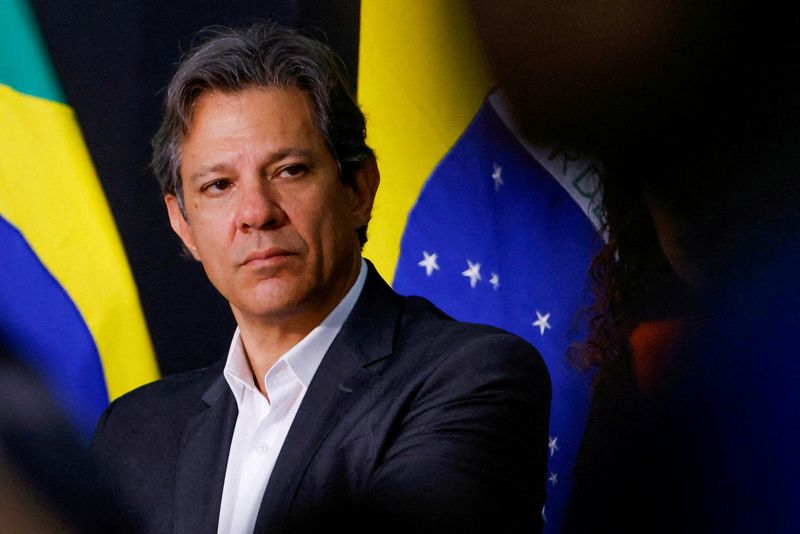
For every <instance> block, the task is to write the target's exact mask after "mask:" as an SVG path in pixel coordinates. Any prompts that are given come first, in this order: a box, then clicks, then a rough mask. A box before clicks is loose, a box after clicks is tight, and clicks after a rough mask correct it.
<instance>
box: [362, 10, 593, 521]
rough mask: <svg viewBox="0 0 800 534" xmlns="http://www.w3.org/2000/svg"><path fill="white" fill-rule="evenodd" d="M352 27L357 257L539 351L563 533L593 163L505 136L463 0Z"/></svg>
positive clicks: (584, 407)
mask: <svg viewBox="0 0 800 534" xmlns="http://www.w3.org/2000/svg"><path fill="white" fill-rule="evenodd" d="M360 23H361V24H360V30H361V31H360V46H359V69H358V98H359V101H360V103H361V105H362V107H363V109H364V112H365V114H366V116H367V132H368V141H369V142H370V144H371V145H372V146H373V147H374V148H375V150H376V153H377V155H378V161H379V167H380V169H381V185H380V187H379V189H378V195H377V198H376V200H375V206H374V209H373V214H372V215H373V217H372V220H371V221H370V236H369V242H368V243H367V245H366V247H365V251H364V252H365V254H366V255H367V256H369V257H370V259H372V260H373V262H374V263H375V265H376V266H377V267H378V270H379V271H380V272H381V273H382V274H383V275H384V277H386V278H389V279H391V280H392V285H393V287H394V288H395V290H397V291H398V292H399V293H402V294H416V295H422V296H424V297H427V298H428V299H430V300H431V301H432V302H433V303H434V304H436V305H437V306H439V307H440V308H442V309H443V310H444V311H445V312H447V313H448V314H450V315H452V316H453V317H455V318H457V319H460V320H464V321H470V322H476V323H487V324H492V325H496V326H499V327H501V328H504V329H506V330H508V331H510V332H513V333H515V334H517V335H519V336H521V337H523V338H525V339H527V340H528V341H530V342H531V344H533V345H534V346H535V347H536V348H537V349H538V350H539V352H540V353H541V355H542V357H543V359H544V361H545V363H546V364H547V367H548V370H549V372H550V377H551V380H552V384H553V399H552V406H551V417H550V435H549V439H548V443H547V445H548V450H547V454H548V471H547V478H546V481H542V483H545V484H546V486H547V500H546V504H545V506H544V508H543V509H542V511H541V515H542V520H543V522H544V529H543V531H544V532H545V533H546V534H550V533H553V534H555V533H557V532H561V525H562V518H563V516H564V513H565V510H566V506H567V503H568V500H569V495H570V487H571V484H572V471H573V466H574V464H575V459H576V457H577V453H578V448H579V446H580V442H581V438H582V434H583V429H584V424H585V420H586V416H587V412H588V406H589V387H588V383H587V377H586V376H584V375H582V374H581V373H579V372H578V371H577V370H576V369H575V368H573V367H572V366H571V365H570V364H569V362H568V360H567V357H566V354H567V350H568V348H569V347H570V345H571V344H572V343H574V342H575V341H579V340H581V339H583V336H584V334H583V332H582V331H581V328H580V322H579V321H577V320H576V318H577V317H578V316H579V312H580V310H581V309H582V306H583V305H585V304H586V301H585V298H584V297H585V296H586V294H587V287H586V282H587V271H588V267H589V263H590V261H591V258H592V256H593V255H594V253H595V251H596V250H597V247H598V246H599V245H600V243H601V238H600V236H599V234H598V231H597V227H598V217H597V212H596V208H597V205H598V200H599V195H600V192H599V190H598V180H597V169H596V167H595V165H594V164H593V163H592V162H591V161H587V160H585V159H584V158H582V157H581V156H580V154H576V153H575V152H574V151H571V150H568V149H565V148H563V147H557V146H534V145H532V144H530V143H529V142H528V141H526V140H525V139H524V138H523V137H522V136H520V135H519V134H518V132H516V131H515V127H514V124H513V121H512V120H511V119H510V117H509V113H508V110H507V107H506V106H505V105H504V103H503V100H502V97H501V95H500V94H498V93H497V92H493V91H492V88H493V84H494V82H493V80H492V76H491V74H490V72H489V69H488V68H487V65H486V62H485V60H484V59H483V58H482V53H481V47H480V45H479V43H478V41H477V39H476V37H475V35H474V32H473V31H472V20H471V17H470V14H469V12H468V10H467V6H466V3H465V2H461V1H459V0H432V1H428V2H412V3H405V4H403V5H402V7H399V5H398V4H397V3H396V2H395V3H393V2H388V1H386V0H372V1H369V2H362V3H361V17H360ZM486 357H487V358H491V357H492V355H491V354H487V355H486ZM542 445H543V444H531V450H533V448H534V447H539V446H542ZM531 528H533V525H532V526H531Z"/></svg>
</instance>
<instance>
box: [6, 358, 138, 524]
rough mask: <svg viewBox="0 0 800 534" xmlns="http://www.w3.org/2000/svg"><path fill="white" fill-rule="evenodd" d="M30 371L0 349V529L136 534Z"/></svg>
mask: <svg viewBox="0 0 800 534" xmlns="http://www.w3.org/2000/svg"><path fill="white" fill-rule="evenodd" d="M115 499H116V493H115V492H114V491H113V486H110V485H107V484H105V483H104V482H101V480H100V478H99V477H98V476H97V473H96V470H95V468H94V464H93V463H92V462H91V461H90V459H89V456H88V454H87V453H86V450H85V448H84V447H83V445H82V444H81V442H80V439H79V437H78V433H77V431H76V430H75V429H74V428H73V426H72V425H71V424H70V423H69V421H68V420H67V418H66V417H65V415H64V414H63V413H62V412H61V411H60V409H59V407H58V405H57V403H56V402H54V400H53V399H52V398H51V397H50V392H49V391H47V389H46V388H45V387H44V386H43V385H42V383H41V381H40V380H39V379H38V378H37V376H36V375H35V373H33V372H32V371H31V370H30V369H28V368H27V367H26V366H25V365H23V364H22V363H20V362H19V361H17V360H16V359H15V358H13V357H12V356H11V355H10V354H9V353H8V352H6V351H4V350H3V349H2V347H1V346H0V532H3V534H12V533H20V534H22V533H24V534H28V533H31V532H35V533H41V534H46V533H59V534H67V533H75V534H79V533H98V534H99V533H106V532H120V533H126V532H135V531H136V529H135V526H134V525H133V524H131V523H130V522H129V521H127V520H126V519H125V518H124V517H123V516H122V515H121V513H120V507H119V506H118V503H117V502H116V500H115Z"/></svg>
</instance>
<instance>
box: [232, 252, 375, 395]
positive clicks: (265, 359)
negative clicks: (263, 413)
mask: <svg viewBox="0 0 800 534" xmlns="http://www.w3.org/2000/svg"><path fill="white" fill-rule="evenodd" d="M360 270H361V258H360V257H359V259H358V263H357V264H356V266H355V269H353V270H352V271H351V273H349V274H348V282H347V284H345V285H343V286H342V289H340V291H338V292H337V294H336V295H333V296H331V298H329V299H326V300H325V301H324V302H323V303H321V304H317V305H309V306H306V307H304V308H301V309H298V310H296V311H295V312H294V313H287V314H284V315H282V316H280V317H275V316H270V317H260V316H258V317H254V316H250V315H247V314H244V313H241V312H239V311H238V310H236V309H234V310H233V313H234V316H235V317H236V322H237V324H238V325H239V332H240V336H241V340H242V345H243V346H244V350H245V354H246V355H247V361H248V363H249V365H250V370H251V371H252V373H253V378H254V380H255V383H256V385H257V386H258V389H259V390H260V391H261V393H263V394H264V395H265V396H266V394H267V392H266V387H265V385H264V377H265V376H266V374H267V371H269V370H270V368H272V366H273V365H275V362H277V361H278V360H279V359H280V357H281V356H283V355H284V354H286V352H288V351H289V350H290V349H291V348H292V347H294V346H295V345H297V344H298V343H299V342H300V341H302V340H303V338H305V337H306V336H307V335H308V334H309V333H310V332H311V331H312V330H314V328H316V327H317V326H319V325H320V323H322V321H324V320H325V318H326V317H327V316H328V315H329V314H330V313H331V312H332V311H333V310H334V308H336V306H337V305H338V304H339V303H340V302H341V301H342V299H344V297H345V296H346V295H347V293H348V292H349V291H350V289H351V288H352V287H353V284H354V283H355V281H356V280H357V278H358V274H359V272H360Z"/></svg>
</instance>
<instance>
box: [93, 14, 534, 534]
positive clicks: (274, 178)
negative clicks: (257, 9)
mask: <svg viewBox="0 0 800 534" xmlns="http://www.w3.org/2000/svg"><path fill="white" fill-rule="evenodd" d="M339 65H340V61H339V59H338V58H336V57H335V56H334V55H333V53H332V52H331V51H330V50H329V49H328V48H327V47H326V46H324V45H323V44H321V43H318V42H316V41H313V40H311V39H308V38H305V37H302V36H300V35H299V34H297V33H296V32H294V31H291V30H288V29H284V28H281V27H279V26H276V25H270V24H256V25H254V26H252V27H250V28H245V29H242V30H219V31H217V32H214V33H212V34H211V36H210V38H208V39H207V40H206V41H205V42H203V43H201V44H199V45H198V46H197V47H196V48H194V49H193V50H192V51H190V52H189V53H188V54H187V55H186V56H185V57H184V58H183V60H182V61H181V62H180V65H179V66H178V69H177V72H176V73H175V75H174V77H173V78H172V81H171V82H170V84H169V87H168V89H167V96H166V113H165V119H164V122H163V124H162V127H161V130H160V131H159V133H158V134H157V136H156V137H155V140H154V158H153V162H154V169H155V171H156V174H157V176H158V178H159V180H160V184H161V187H162V191H163V193H164V198H165V201H166V206H167V211H168V214H169V219H170V223H171V225H172V228H173V229H174V230H175V232H176V233H177V234H178V236H179V237H180V239H181V240H182V242H183V244H184V245H185V247H186V249H187V250H188V251H189V253H191V255H192V256H193V257H194V258H195V259H197V260H198V261H200V262H201V263H202V265H203V268H204V269H205V271H206V274H207V275H208V277H209V279H210V280H211V282H212V283H213V284H214V286H215V287H216V288H217V289H218V290H219V291H220V293H222V295H223V296H224V297H225V298H226V299H227V300H228V302H229V303H230V306H231V310H232V312H233V314H234V316H235V318H236V322H237V324H238V329H237V330H236V332H235V333H234V334H233V339H232V342H231V348H230V351H229V353H228V355H227V357H222V358H221V359H220V361H219V363H218V364H217V365H214V366H212V367H210V368H207V369H201V370H198V371H194V372H190V373H186V374H181V375H177V376H172V377H167V378H164V379H162V380H159V381H158V382H155V383H153V384H150V385H147V386H144V387H143V388H140V389H138V390H136V391H134V392H132V393H130V394H128V395H126V396H124V397H122V398H120V399H118V400H116V401H115V402H114V403H112V404H111V406H110V407H109V408H108V410H107V411H106V412H105V414H104V416H103V417H102V419H101V421H100V423H99V425H98V429H97V433H96V435H95V438H94V441H93V444H92V449H93V451H94V454H95V456H96V457H97V458H98V459H99V460H100V461H102V463H103V465H107V466H109V469H112V470H113V471H114V472H115V474H117V475H118V476H119V477H120V478H121V480H123V482H124V486H123V489H124V492H125V495H127V496H128V498H129V501H128V503H129V507H130V509H131V510H132V511H133V512H134V513H136V514H138V515H139V516H141V517H142V518H143V522H144V525H143V529H142V531H143V532H166V531H170V532H225V533H227V532H231V533H250V532H314V531H322V530H323V529H324V530H331V531H337V532H338V531H361V530H363V531H368V532H412V531H413V532H486V531H489V530H491V529H493V528H494V529H498V530H499V531H502V532H531V531H535V530H536V528H537V526H540V524H541V518H540V516H539V511H540V510H541V507H542V504H543V502H544V483H545V465H546V453H547V448H546V447H547V420H548V410H549V401H550V385H549V380H548V375H547V371H546V369H545V367H544V364H543V362H542V360H541V358H540V357H539V355H538V353H537V352H536V350H535V349H534V348H533V347H531V346H530V345H529V344H528V343H526V342H525V341H524V340H522V339H520V338H518V337H516V336H513V335H511V334H508V333H506V332H503V331H501V330H498V329H495V328H491V327H483V326H478V325H468V324H465V323H459V322H456V321H453V320H452V319H450V318H448V317H447V316H445V315H444V314H443V313H442V312H440V311H439V310H438V309H436V308H435V307H434V306H433V305H432V304H430V303H429V302H428V301H426V300H424V299H421V298H414V297H412V298H403V297H400V296H398V295H397V294H396V293H394V292H393V291H392V290H391V289H390V288H389V286H388V285H387V284H386V283H385V282H384V281H383V280H382V279H381V277H380V276H379V275H378V273H377V272H376V271H375V269H374V267H373V266H372V265H370V264H368V263H367V262H366V261H365V260H363V259H362V257H361V247H362V245H363V244H364V242H365V241H366V227H367V221H368V220H369V218H370V214H371V210H372V203H373V199H374V196H375V192H376V189H377V187H378V181H379V176H378V169H377V165H376V161H375V156H374V154H373V152H372V150H371V149H370V148H369V147H368V146H367V145H366V143H365V136H366V131H365V124H364V116H363V115H362V113H361V111H360V110H359V108H358V106H357V105H356V103H355V102H354V100H353V98H352V97H351V95H350V93H349V91H348V90H347V88H346V85H345V81H344V77H343V75H342V73H341V71H340V67H339ZM411 157H413V156H411ZM221 356H224V355H221Z"/></svg>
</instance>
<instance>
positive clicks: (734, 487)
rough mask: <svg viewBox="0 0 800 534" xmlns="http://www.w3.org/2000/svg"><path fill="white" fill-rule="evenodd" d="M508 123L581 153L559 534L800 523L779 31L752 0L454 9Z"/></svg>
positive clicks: (793, 239)
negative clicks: (592, 229) (510, 110)
mask: <svg viewBox="0 0 800 534" xmlns="http://www.w3.org/2000/svg"><path fill="white" fill-rule="evenodd" d="M472 6H473V11H474V15H475V22H476V26H477V28H478V31H479V33H480V34H481V36H482V39H483V41H484V44H485V47H486V51H487V53H488V56H489V58H490V61H491V62H492V64H493V68H494V70H495V72H496V74H497V77H498V80H499V83H500V86H501V88H502V90H503V92H504V95H505V97H506V98H507V99H508V100H509V102H510V104H511V105H512V107H514V108H515V110H516V118H517V120H518V121H519V123H520V124H519V125H520V127H521V129H522V130H523V131H524V132H525V133H526V135H527V136H528V137H529V138H531V139H532V140H535V141H537V142H539V143H562V144H566V145H568V146H571V147H574V148H575V149H577V150H579V151H581V152H582V153H584V154H585V155H587V156H590V157H592V158H595V159H596V160H598V161H599V162H600V163H601V164H602V166H603V167H604V171H603V172H602V173H601V180H602V186H603V208H604V213H605V223H606V230H607V245H606V247H605V248H604V250H602V251H601V252H600V253H599V254H598V256H597V257H596V258H595V260H594V262H593V266H592V269H591V276H592V280H593V283H594V287H595V302H594V304H593V306H592V307H591V309H590V310H589V317H588V318H589V324H590V328H591V332H590V335H589V338H588V340H587V342H586V343H585V344H584V345H583V346H581V347H577V349H576V352H575V354H573V357H574V358H575V359H576V360H577V361H578V363H579V364H580V365H583V366H585V367H589V368H593V369H595V370H596V374H595V382H594V385H595V391H594V396H593V403H592V413H591V416H590V421H589V424H588V426H587V430H586V435H585V438H584V442H583V445H582V448H581V453H580V457H579V460H578V466H577V468H576V474H575V485H574V491H573V498H572V504H571V508H570V512H569V518H568V521H567V523H566V530H567V531H569V532H612V531H617V532H627V531H641V532H759V531H763V532H798V531H800V508H798V506H797V503H798V502H800V461H798V460H797V458H796V455H797V451H798V450H800V417H798V415H800V357H798V351H799V350H800V349H798V347H799V346H800V328H798V325H800V278H798V273H800V180H798V173H800V170H798V169H800V107H799V106H800V87H799V85H800V68H799V66H800V65H798V62H800V46H798V45H799V44H800V34H798V32H797V31H796V29H795V28H794V25H795V24H794V22H795V21H796V17H794V16H793V15H792V12H791V11H790V8H789V7H788V6H787V7H782V5H781V4H777V3H775V4H773V3H767V4H764V3H749V2H738V1H735V2H719V1H712V2H702V3H696V2H689V1H667V0H663V1H658V0H653V1H644V2H641V1H632V0H631V1H623V0H621V1H618V2H580V3H574V2H570V3H563V2H521V1H514V2H507V3H501V4H497V3H492V2H486V1H484V0H473V2H472Z"/></svg>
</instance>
